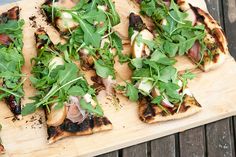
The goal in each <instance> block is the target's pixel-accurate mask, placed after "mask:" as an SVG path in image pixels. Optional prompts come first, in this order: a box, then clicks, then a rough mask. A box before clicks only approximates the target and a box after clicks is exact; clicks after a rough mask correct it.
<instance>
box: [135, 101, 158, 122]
mask: <svg viewBox="0 0 236 157" xmlns="http://www.w3.org/2000/svg"><path fill="white" fill-rule="evenodd" d="M139 110H140V112H141V113H140V114H141V115H140V116H139V117H140V119H141V120H142V121H144V122H145V121H149V120H151V119H152V118H153V117H154V116H155V115H156V114H155V110H154V108H153V105H152V104H150V100H148V98H147V97H142V98H140V99H139Z"/></svg>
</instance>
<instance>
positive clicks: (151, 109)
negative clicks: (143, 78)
mask: <svg viewBox="0 0 236 157" xmlns="http://www.w3.org/2000/svg"><path fill="white" fill-rule="evenodd" d="M150 101H151V100H150V98H147V97H141V98H140V100H139V109H138V110H139V118H140V119H141V120H142V121H143V122H145V123H154V122H156V121H154V119H155V118H156V116H162V117H167V116H174V115H176V114H181V113H185V112H187V111H188V110H189V109H190V108H191V107H192V106H196V107H199V108H201V105H200V104H199V103H198V101H197V100H196V99H195V98H194V97H192V96H187V95H186V96H185V97H184V101H183V103H182V104H181V106H180V108H179V104H175V106H174V107H173V108H169V107H166V106H162V107H163V108H164V109H165V110H166V111H167V112H166V111H164V110H163V109H160V108H159V107H158V106H157V105H155V104H152V103H150ZM178 108H179V112H178V113H177V111H178ZM157 121H158V120H157Z"/></svg>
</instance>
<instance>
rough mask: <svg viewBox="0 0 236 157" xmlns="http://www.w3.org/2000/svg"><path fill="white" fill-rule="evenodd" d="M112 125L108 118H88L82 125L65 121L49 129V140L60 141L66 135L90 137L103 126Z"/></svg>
mask: <svg viewBox="0 0 236 157" xmlns="http://www.w3.org/2000/svg"><path fill="white" fill-rule="evenodd" d="M111 125H112V123H111V122H110V120H109V119H108V118H107V117H98V116H93V115H91V116H88V117H87V118H86V119H85V120H84V121H83V122H82V123H81V124H77V123H73V122H72V121H70V120H69V119H65V120H64V122H63V123H62V124H61V125H60V126H57V127H53V126H50V127H48V140H49V139H60V136H62V135H63V134H65V133H68V134H70V135H71V136H73V135H78V134H79V133H81V135H90V134H93V133H95V132H96V130H97V129H99V128H101V129H100V131H102V130H103V129H102V126H111Z"/></svg>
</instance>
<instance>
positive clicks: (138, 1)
mask: <svg viewBox="0 0 236 157" xmlns="http://www.w3.org/2000/svg"><path fill="white" fill-rule="evenodd" d="M142 1H143V0H135V2H136V3H138V4H141V3H142Z"/></svg>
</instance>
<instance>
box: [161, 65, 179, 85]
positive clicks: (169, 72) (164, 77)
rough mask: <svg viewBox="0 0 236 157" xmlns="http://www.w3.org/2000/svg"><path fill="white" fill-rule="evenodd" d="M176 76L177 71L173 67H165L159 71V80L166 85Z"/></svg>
mask: <svg viewBox="0 0 236 157" xmlns="http://www.w3.org/2000/svg"><path fill="white" fill-rule="evenodd" d="M176 75H177V70H176V69H175V68H174V67H173V66H167V67H165V68H163V69H162V70H161V71H160V78H159V79H160V80H161V81H163V82H165V83H168V82H169V81H171V80H174V79H175V78H176Z"/></svg>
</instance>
